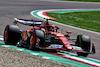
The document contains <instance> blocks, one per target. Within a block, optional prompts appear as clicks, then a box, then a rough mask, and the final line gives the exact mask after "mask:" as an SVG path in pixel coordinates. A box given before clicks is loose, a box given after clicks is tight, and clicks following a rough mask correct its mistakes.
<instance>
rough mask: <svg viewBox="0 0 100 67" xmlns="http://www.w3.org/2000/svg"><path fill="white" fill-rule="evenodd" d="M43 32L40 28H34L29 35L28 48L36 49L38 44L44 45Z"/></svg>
mask: <svg viewBox="0 0 100 67" xmlns="http://www.w3.org/2000/svg"><path fill="white" fill-rule="evenodd" d="M44 40H45V37H44V32H43V31H41V30H35V31H34V33H33V34H32V35H31V36H30V44H29V49H31V50H38V49H39V48H38V46H39V47H42V46H44Z"/></svg>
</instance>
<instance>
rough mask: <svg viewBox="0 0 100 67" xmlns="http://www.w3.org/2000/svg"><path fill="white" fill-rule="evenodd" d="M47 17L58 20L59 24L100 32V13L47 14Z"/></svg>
mask: <svg viewBox="0 0 100 67" xmlns="http://www.w3.org/2000/svg"><path fill="white" fill-rule="evenodd" d="M47 15H49V16H51V17H54V18H56V20H54V21H57V22H60V23H63V24H67V25H71V26H75V27H79V28H83V29H88V30H92V31H96V32H100V11H91V12H74V13H64V14H58V13H47Z"/></svg>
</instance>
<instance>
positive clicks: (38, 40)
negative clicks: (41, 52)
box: [35, 37, 40, 46]
mask: <svg viewBox="0 0 100 67" xmlns="http://www.w3.org/2000/svg"><path fill="white" fill-rule="evenodd" d="M35 45H37V46H39V45H40V39H39V38H38V37H36V43H35Z"/></svg>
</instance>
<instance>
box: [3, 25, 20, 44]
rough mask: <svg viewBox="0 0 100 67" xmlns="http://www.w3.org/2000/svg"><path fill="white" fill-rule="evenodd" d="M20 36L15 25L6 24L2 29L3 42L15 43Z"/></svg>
mask: <svg viewBox="0 0 100 67" xmlns="http://www.w3.org/2000/svg"><path fill="white" fill-rule="evenodd" d="M20 38H21V33H20V29H19V27H18V26H15V25H7V26H6V27H5V30H4V42H5V44H8V45H16V44H17V42H18V41H19V40H20Z"/></svg>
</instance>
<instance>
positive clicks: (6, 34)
mask: <svg viewBox="0 0 100 67" xmlns="http://www.w3.org/2000/svg"><path fill="white" fill-rule="evenodd" d="M8 34H9V31H8V30H7V29H6V30H5V32H4V40H5V41H7V40H8Z"/></svg>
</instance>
